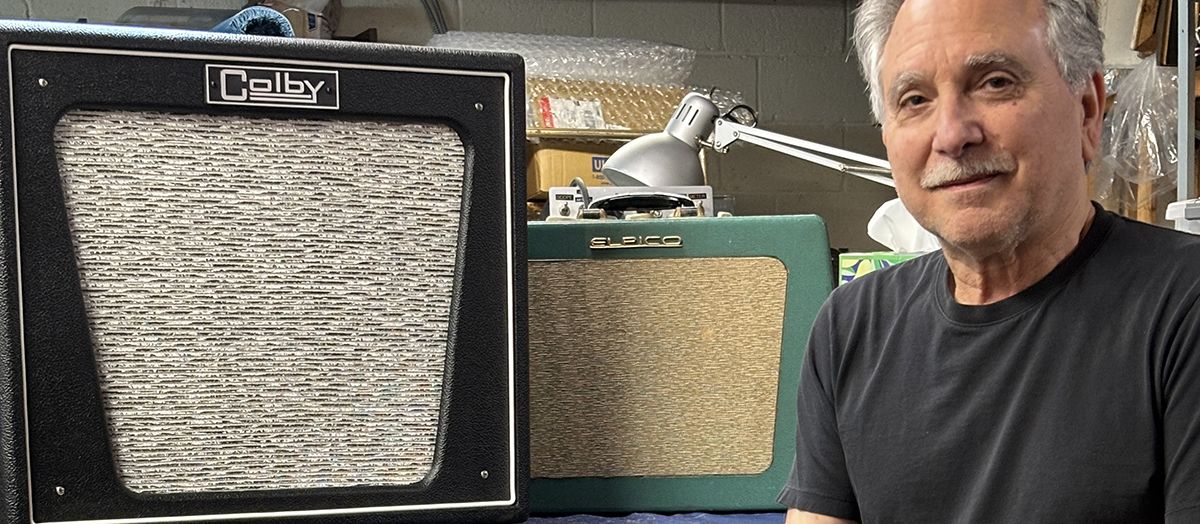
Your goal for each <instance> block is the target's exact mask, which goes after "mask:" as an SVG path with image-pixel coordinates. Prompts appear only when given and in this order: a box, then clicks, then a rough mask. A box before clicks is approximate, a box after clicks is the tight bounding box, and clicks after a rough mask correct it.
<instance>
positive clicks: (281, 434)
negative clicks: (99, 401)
mask: <svg viewBox="0 0 1200 524" xmlns="http://www.w3.org/2000/svg"><path fill="white" fill-rule="evenodd" d="M56 142H57V147H58V159H59V166H60V170H61V174H62V180H63V186H64V191H65V196H66V204H67V209H68V213H69V216H70V225H71V230H72V233H73V241H74V244H75V252H76V258H77V261H78V265H79V272H80V278H81V280H82V285H83V293H84V300H85V304H86V307H87V314H88V317H89V323H90V328H91V332H92V340H93V344H94V347H95V352H96V360H97V365H98V369H99V375H100V382H101V390H102V395H103V398H104V404H105V408H106V410H107V417H108V424H109V432H110V436H111V441H112V444H113V447H114V453H115V455H116V456H115V459H116V462H117V464H118V468H119V474H120V477H121V479H122V481H123V482H124V483H125V484H126V486H127V487H128V488H129V489H131V490H133V491H135V492H151V493H180V492H203V491H226V490H257V489H288V488H313V487H345V486H355V485H402V484H409V483H413V482H416V481H419V480H420V479H421V478H423V477H424V476H425V475H426V474H427V473H428V472H429V470H430V468H431V467H432V463H433V456H434V445H435V440H436V436H437V425H438V419H439V409H440V406H441V392H442V372H443V365H444V360H445V352H446V340H447V323H448V319H449V310H450V300H451V295H452V286H453V275H454V265H455V256H456V245H457V239H458V229H459V212H460V203H461V194H462V178H463V172H464V152H463V146H462V142H461V140H460V139H459V137H458V135H457V134H456V133H455V132H454V131H453V130H451V129H450V128H448V127H445V126H441V125H421V124H399V123H386V122H361V121H360V122H346V121H324V120H299V119H297V120H290V119H287V120H285V119H261V118H244V117H236V116H203V115H180V114H164V113H155V112H100V111H75V112H71V113H68V114H67V115H66V116H65V117H64V118H63V119H62V120H61V121H60V123H59V125H58V128H57V130H56Z"/></svg>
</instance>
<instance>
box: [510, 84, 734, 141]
mask: <svg viewBox="0 0 1200 524" xmlns="http://www.w3.org/2000/svg"><path fill="white" fill-rule="evenodd" d="M690 91H700V92H703V93H704V94H706V95H709V97H710V98H712V100H713V103H715V104H716V105H717V107H718V108H720V109H721V111H728V110H729V109H731V108H733V107H734V106H736V105H738V104H741V103H742V96H741V94H739V93H736V92H732V91H725V90H720V89H702V88H698V87H688V86H685V85H682V84H674V85H670V84H632V83H627V82H600V81H595V80H565V79H561V78H534V77H531V78H528V79H526V91H525V94H526V97H527V98H528V99H527V100H526V107H527V109H528V112H527V115H526V116H527V118H526V124H527V125H528V126H529V127H530V128H540V129H554V128H565V129H629V130H635V131H648V132H658V131H662V128H663V126H664V125H666V123H667V121H668V120H670V119H671V114H672V113H674V111H675V108H676V107H678V106H679V101H680V100H682V99H683V96H684V95H686V94H687V93H688V92H690Z"/></svg>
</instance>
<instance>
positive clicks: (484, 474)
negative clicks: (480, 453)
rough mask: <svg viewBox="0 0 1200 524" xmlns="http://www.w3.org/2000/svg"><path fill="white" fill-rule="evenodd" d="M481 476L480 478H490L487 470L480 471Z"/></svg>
mask: <svg viewBox="0 0 1200 524" xmlns="http://www.w3.org/2000/svg"><path fill="white" fill-rule="evenodd" d="M479 476H480V477H483V478H488V472H487V470H486V469H485V470H483V471H480V472H479Z"/></svg>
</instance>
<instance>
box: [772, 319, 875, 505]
mask: <svg viewBox="0 0 1200 524" xmlns="http://www.w3.org/2000/svg"><path fill="white" fill-rule="evenodd" d="M833 327H834V326H833V321H832V313H831V305H830V303H829V302H826V303H825V305H824V306H823V307H822V308H821V311H820V312H819V313H818V314H817V318H816V321H815V322H814V323H813V328H812V334H811V335H810V336H809V341H808V349H807V350H806V351H805V355H804V363H803V365H802V367H801V370H800V390H799V393H798V398H797V424H796V459H795V462H793V464H792V474H791V477H790V478H789V479H788V482H787V485H786V486H784V488H783V491H782V492H780V494H779V502H780V503H782V504H784V505H786V506H788V507H789V508H796V509H800V510H804V511H808V512H812V513H818V514H821V515H828V516H831V517H838V518H844V519H853V520H858V519H859V513H858V503H857V501H856V500H855V497H854V490H853V488H852V487H851V485H850V477H849V474H848V472H847V471H846V458H845V454H844V453H843V451H842V441H841V438H840V437H839V435H838V429H837V419H836V417H835V413H834V403H833V388H832V384H831V378H832V377H833V369H834V366H833V363H832V355H833V349H834V348H833V344H834V337H832V336H831V333H832V330H833Z"/></svg>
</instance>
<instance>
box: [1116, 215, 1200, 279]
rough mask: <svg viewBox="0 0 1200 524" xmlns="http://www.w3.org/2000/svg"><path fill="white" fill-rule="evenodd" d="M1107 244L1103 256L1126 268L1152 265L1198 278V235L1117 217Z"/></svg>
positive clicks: (1199, 271)
mask: <svg viewBox="0 0 1200 524" xmlns="http://www.w3.org/2000/svg"><path fill="white" fill-rule="evenodd" d="M1113 216H1114V217H1115V224H1114V227H1113V229H1112V232H1111V234H1110V235H1109V238H1108V239H1107V242H1106V243H1105V249H1104V251H1105V254H1106V256H1107V257H1109V258H1116V259H1119V260H1120V261H1121V262H1122V264H1119V265H1118V267H1121V266H1124V267H1126V268H1128V269H1141V268H1144V267H1146V266H1152V267H1155V268H1157V269H1160V270H1161V269H1166V268H1174V269H1175V270H1176V271H1177V272H1180V273H1183V274H1195V275H1200V264H1197V263H1196V260H1197V258H1198V257H1200V235H1194V234H1191V233H1185V232H1182V231H1176V230H1174V229H1170V228H1165V227H1162V226H1158V225H1154V224H1147V223H1145V222H1139V221H1136V220H1132V219H1129V218H1125V217H1122V216H1119V215H1115V214H1114V215H1113Z"/></svg>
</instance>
